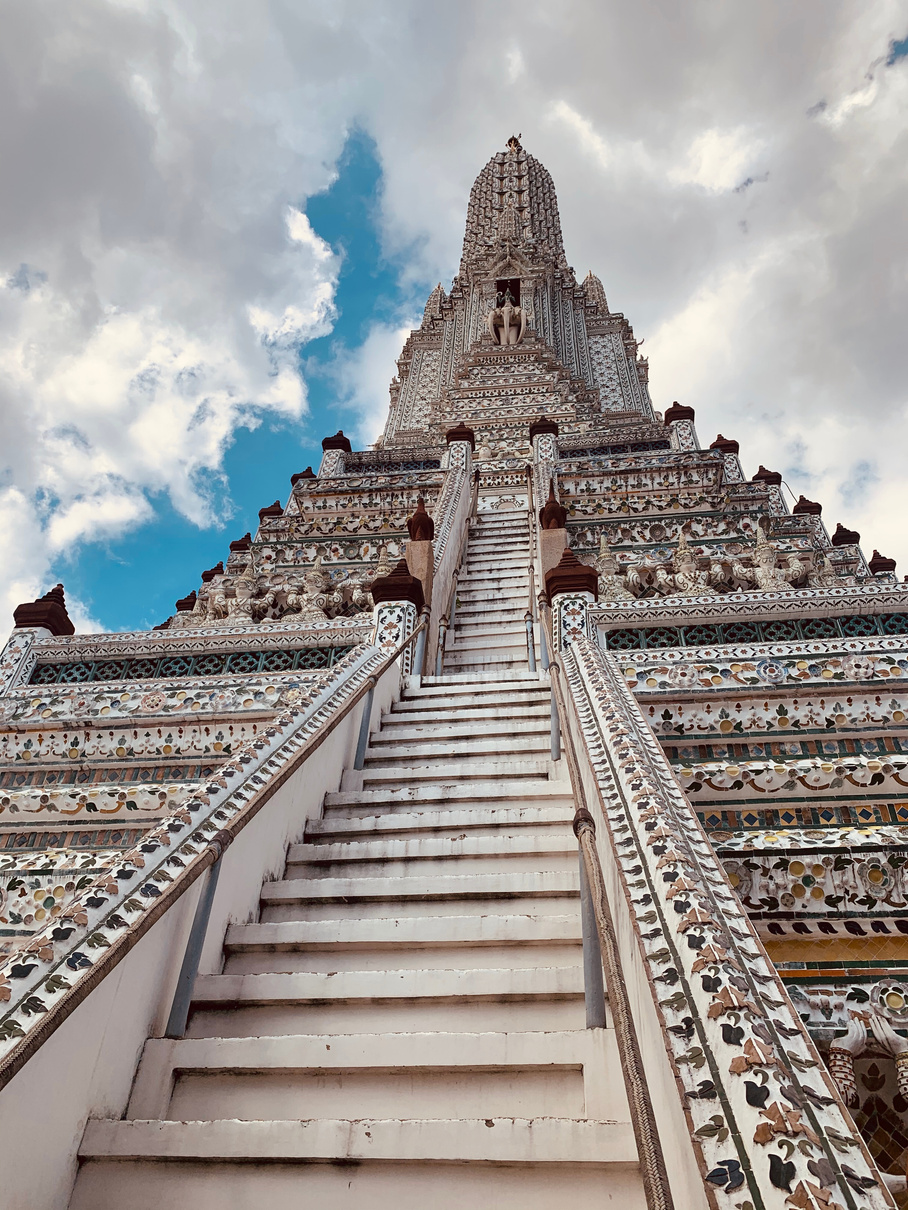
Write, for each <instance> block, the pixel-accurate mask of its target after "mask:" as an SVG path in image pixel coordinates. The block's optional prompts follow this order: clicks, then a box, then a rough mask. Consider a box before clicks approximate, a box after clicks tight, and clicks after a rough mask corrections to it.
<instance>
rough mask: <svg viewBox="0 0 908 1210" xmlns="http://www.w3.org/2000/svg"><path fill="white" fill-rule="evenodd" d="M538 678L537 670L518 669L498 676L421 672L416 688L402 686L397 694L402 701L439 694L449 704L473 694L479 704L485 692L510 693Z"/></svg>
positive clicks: (535, 682) (535, 684) (530, 685)
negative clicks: (418, 684) (420, 682)
mask: <svg viewBox="0 0 908 1210" xmlns="http://www.w3.org/2000/svg"><path fill="white" fill-rule="evenodd" d="M520 681H523V682H526V683H525V684H524V685H520V684H515V682H520ZM540 684H541V682H540V679H539V674H538V673H535V672H522V673H518V674H515V673H513V672H510V673H503V674H502V675H501V676H491V675H490V676H488V677H485V678H482V679H479V678H477V677H457V676H449V675H448V674H447V673H445V674H444V675H442V676H440V677H437V676H424V677H423V678H422V684H421V686H420V687H419V688H418V689H415V688H414V689H405V690H404V692H403V694H402V695H401V700H402V701H410V700H413V701H419V700H420V699H421V698H425V697H432V696H434V697H437V698H442V699H444V700H445V701H446V702H447V701H450V704H451V705H452V706H453V705H455V704H456V703H457V701H458V700H462V699H463V698H464V697H468V698H475V700H476V703H477V705H480V704H482V702H484V701H485V700H486V695H487V694H490V693H505V694H512V693H517V692H521V693H522V692H524V691H526V689H527V688H538V687H539V686H540ZM544 687H545V688H546V690H548V681H546V682H544Z"/></svg>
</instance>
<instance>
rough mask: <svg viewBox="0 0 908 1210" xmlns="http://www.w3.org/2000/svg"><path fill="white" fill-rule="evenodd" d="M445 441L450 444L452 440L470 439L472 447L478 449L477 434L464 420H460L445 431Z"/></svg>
mask: <svg viewBox="0 0 908 1210" xmlns="http://www.w3.org/2000/svg"><path fill="white" fill-rule="evenodd" d="M445 441H447V443H448V445H450V444H451V442H452V441H469V443H470V449H471V450H475V449H476V434H475V433H474V432H473V430H472V429H471V428H469V426H468V425H466V424H464V422H463V421H462V420H458V421H457V423H456V424H455V425H454V427H453V428H452V429H448V431H447V432H446V433H445Z"/></svg>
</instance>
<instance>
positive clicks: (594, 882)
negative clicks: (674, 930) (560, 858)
mask: <svg viewBox="0 0 908 1210" xmlns="http://www.w3.org/2000/svg"><path fill="white" fill-rule="evenodd" d="M551 614H552V611H551V607H549V608H546V610H545V625H546V629H547V632H548V638H549V645H550V656H549V674H550V677H551V682H552V694H553V696H554V699H555V701H556V702H557V706H558V710H559V712H560V714H561V717H562V719H563V720H564V751H565V755H566V756H567V764H568V772H569V775H570V779H571V789H572V790H573V793H574V825H573V826H574V835H575V836H576V837H577V841H578V844H579V846H580V855H581V860H582V862H583V871H584V873H585V875H586V882H587V887H588V889H589V893H590V898H591V899H592V905H593V910H594V912H595V917H596V924H597V931H598V934H599V948H600V954H601V960H602V966H603V967H604V969H605V982H606V987H607V989H608V998H609V1005H610V1006H611V1010H612V1016H613V1018H614V1023H615V1040H616V1042H617V1044H618V1055H619V1057H620V1060H621V1074H622V1076H623V1077H624V1087H625V1091H626V1093H627V1100H628V1107H629V1109H630V1115H631V1125H632V1126H633V1129H634V1138H635V1139H636V1141H637V1154H638V1156H639V1161H640V1175H641V1178H642V1181H643V1190H644V1194H645V1196H646V1204H647V1206H648V1207H649V1210H673V1207H674V1201H673V1199H672V1193H671V1187H670V1186H669V1182H668V1170H667V1168H666V1166H665V1156H664V1154H663V1151H662V1143H661V1141H660V1138H659V1131H658V1128H657V1126H656V1117H655V1113H654V1111H653V1102H652V1098H651V1097H650V1095H649V1090H648V1088H647V1085H646V1077H645V1075H644V1071H643V1058H642V1055H641V1051H640V1042H639V1039H638V1037H637V1028H636V1026H635V1024H634V1018H633V1014H632V1012H631V1006H630V997H629V996H628V991H627V984H626V983H625V981H624V972H623V969H622V965H621V954H620V952H619V949H618V939H617V935H616V933H615V924H614V920H613V917H612V909H611V905H610V904H609V901H608V895H607V893H606V889H605V879H604V877H603V873H602V863H601V862H600V860H599V853H598V852H597V850H596V843H595V838H596V822H595V820H594V819H593V816H592V814H591V813H590V811H589V808H588V807H587V798H586V790H585V788H584V785H583V778H582V776H581V774H580V765H579V761H578V758H577V750H576V746H575V744H574V737H573V734H572V732H571V728H570V727H569V726H568V725H567V705H566V701H565V695H564V691H563V688H562V685H561V680H560V675H561V668H562V665H561V659H560V656H559V654H558V653H557V652H556V651H555V647H554V643H553V642H552V626H551ZM601 805H602V808H603V811H604V809H605V805H604V803H603V804H601Z"/></svg>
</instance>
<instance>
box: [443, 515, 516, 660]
mask: <svg viewBox="0 0 908 1210" xmlns="http://www.w3.org/2000/svg"><path fill="white" fill-rule="evenodd" d="M528 518H529V514H528V513H527V512H526V511H525V510H521V511H517V510H509V511H495V512H480V513H478V514H477V516H476V518H475V520H474V521H473V522H472V528H471V530H470V540H469V543H468V545H467V552H466V559H465V560H464V567H463V570H462V571H461V575H460V582H459V585H458V590H457V609H456V611H455V614H454V625H453V627H452V631H453V633H452V634H451V635H450V636H449V640H448V648H447V650H446V651H445V660H444V670H445V671H448V672H470V673H476V672H486V673H488V672H491V671H492V669H493V668H494V669H495V670H496V671H502V670H505V669H515V668H523V669H525V668H527V666H528V659H527V638H526V625H525V623H524V617H525V616H526V612H527V607H528V605H529V588H530V580H529V567H530V563H531V562H532V555H531V552H530V528H529V520H528Z"/></svg>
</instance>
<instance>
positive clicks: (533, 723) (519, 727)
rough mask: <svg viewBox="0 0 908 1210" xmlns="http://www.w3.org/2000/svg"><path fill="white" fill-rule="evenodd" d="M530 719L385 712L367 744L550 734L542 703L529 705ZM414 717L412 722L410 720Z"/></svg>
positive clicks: (450, 741) (377, 745)
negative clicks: (533, 711)
mask: <svg viewBox="0 0 908 1210" xmlns="http://www.w3.org/2000/svg"><path fill="white" fill-rule="evenodd" d="M532 709H534V710H535V715H534V716H533V717H532V718H515V717H514V716H513V715H512V714H508V715H506V716H504V715H502V714H488V715H486V716H485V717H482V718H474V717H472V716H471V717H470V718H466V719H461V718H460V717H458V719H457V722H451V721H450V719H447V718H434V717H432V718H423V717H420V716H419V715H412V714H410V715H401V714H398V715H394V714H388V715H385V718H384V719H383V720H382V729H381V731H374V732H373V733H372V735H371V736H370V738H369V747H370V749H372V750H374V751H378V749H379V748H386V747H388V746H389V745H396V744H409V743H414V744H420V743H446V744H450V743H457V742H466V743H470V742H473V741H476V740H488V739H491V738H492V737H493V736H528V735H542V734H544V735H546V736H548V734H549V712H548V710H547V709H546V708H545V706H536V707H532ZM414 718H415V719H416V720H417V721H416V722H415V723H414V722H413V721H412V720H413V719H414Z"/></svg>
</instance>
